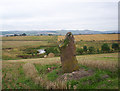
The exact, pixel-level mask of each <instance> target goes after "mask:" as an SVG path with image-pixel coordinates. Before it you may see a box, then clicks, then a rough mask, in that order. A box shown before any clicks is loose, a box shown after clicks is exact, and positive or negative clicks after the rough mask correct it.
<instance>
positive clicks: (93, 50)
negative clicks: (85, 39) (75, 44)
mask: <svg viewBox="0 0 120 91" xmlns="http://www.w3.org/2000/svg"><path fill="white" fill-rule="evenodd" d="M88 50H89V53H90V54H92V53H94V52H95V48H94V47H93V46H90V47H89V48H88Z"/></svg>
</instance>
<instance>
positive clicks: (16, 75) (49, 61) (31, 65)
mask: <svg viewBox="0 0 120 91" xmlns="http://www.w3.org/2000/svg"><path fill="white" fill-rule="evenodd" d="M77 60H78V63H79V66H80V71H78V72H73V73H63V72H62V69H61V62H60V58H59V57H54V58H36V59H19V60H3V61H2V62H3V63H2V79H3V80H2V88H3V89H51V88H52V89H118V53H109V54H92V55H82V56H77ZM74 74H76V75H74ZM77 75H78V76H79V77H77Z"/></svg>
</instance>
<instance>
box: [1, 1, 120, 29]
mask: <svg viewBox="0 0 120 91" xmlns="http://www.w3.org/2000/svg"><path fill="white" fill-rule="evenodd" d="M88 1H89V2H88ZM118 1H119V0H0V30H56V29H59V30H60V29H79V30H83V29H90V30H100V31H105V30H118V29H117V28H118Z"/></svg>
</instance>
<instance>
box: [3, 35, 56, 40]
mask: <svg viewBox="0 0 120 91" xmlns="http://www.w3.org/2000/svg"><path fill="white" fill-rule="evenodd" d="M55 39H57V36H12V37H2V40H11V41H13V40H18V41H19V40H22V41H25V40H26V41H32V40H33V41H34V40H39V41H48V40H55Z"/></svg>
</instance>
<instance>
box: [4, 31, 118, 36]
mask: <svg viewBox="0 0 120 91" xmlns="http://www.w3.org/2000/svg"><path fill="white" fill-rule="evenodd" d="M67 32H72V33H73V34H75V35H78V34H107V33H118V31H94V30H56V31H49V30H47V31H44V30H43V31H36V30H29V31H17V30H16V31H2V35H7V34H22V33H26V34H27V35H40V34H42V35H48V34H52V35H65V34H66V33H67Z"/></svg>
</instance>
